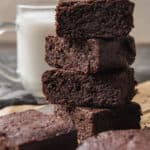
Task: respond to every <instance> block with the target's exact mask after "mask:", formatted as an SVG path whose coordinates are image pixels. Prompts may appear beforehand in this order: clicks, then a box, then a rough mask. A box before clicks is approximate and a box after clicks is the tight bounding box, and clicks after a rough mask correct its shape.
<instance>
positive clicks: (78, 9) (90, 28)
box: [56, 0, 134, 39]
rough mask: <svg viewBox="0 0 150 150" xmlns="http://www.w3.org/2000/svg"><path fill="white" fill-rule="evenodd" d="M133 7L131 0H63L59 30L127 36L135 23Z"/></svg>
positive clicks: (80, 35) (78, 35) (61, 32)
mask: <svg viewBox="0 0 150 150" xmlns="http://www.w3.org/2000/svg"><path fill="white" fill-rule="evenodd" d="M133 11H134V3H132V2H131V1H129V0H95V1H94V0H63V1H62V0H60V1H59V4H58V6H57V9H56V25H57V27H56V30H57V34H58V36H60V37H67V38H75V39H76V38H77V39H78V38H82V39H89V38H100V37H103V38H116V37H125V36H127V35H128V34H129V32H130V31H131V29H132V28H133V27H134V23H133Z"/></svg>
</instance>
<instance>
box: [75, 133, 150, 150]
mask: <svg viewBox="0 0 150 150" xmlns="http://www.w3.org/2000/svg"><path fill="white" fill-rule="evenodd" d="M149 141H150V130H126V131H109V132H104V133H101V134H99V135H98V136H97V137H92V138H89V139H88V140H86V141H85V142H84V143H83V144H82V145H81V146H80V147H79V148H78V149H77V150H149V149H150V142H149Z"/></svg>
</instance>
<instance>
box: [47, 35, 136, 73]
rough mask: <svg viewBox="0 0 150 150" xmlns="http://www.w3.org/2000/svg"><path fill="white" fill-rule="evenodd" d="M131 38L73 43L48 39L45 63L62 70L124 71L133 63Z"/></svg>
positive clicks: (133, 45) (51, 37)
mask: <svg viewBox="0 0 150 150" xmlns="http://www.w3.org/2000/svg"><path fill="white" fill-rule="evenodd" d="M135 56H136V50H135V41H134V38H132V37H130V36H128V37H126V38H122V39H109V40H104V39H101V38H97V39H88V40H73V39H70V40H69V39H65V38H59V37H53V36H48V37H47V38H46V56H45V60H46V62H47V63H48V64H49V65H50V66H54V67H56V68H63V69H65V70H72V71H80V72H84V73H96V72H100V71H101V72H102V71H110V70H117V69H122V68H126V67H128V66H129V65H131V64H132V63H133V62H134V61H135Z"/></svg>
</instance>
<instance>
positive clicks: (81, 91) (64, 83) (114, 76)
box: [42, 68, 136, 108]
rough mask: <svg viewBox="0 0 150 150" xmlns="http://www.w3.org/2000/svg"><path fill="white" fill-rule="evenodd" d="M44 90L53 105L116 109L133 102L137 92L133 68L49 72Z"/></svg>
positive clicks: (45, 78) (47, 72)
mask: <svg viewBox="0 0 150 150" xmlns="http://www.w3.org/2000/svg"><path fill="white" fill-rule="evenodd" d="M42 82H43V93H44V95H45V97H46V99H47V100H48V101H49V102H50V103H51V104H61V105H65V104H66V105H68V106H71V105H72V106H86V107H103V108H113V107H120V106H122V105H124V104H126V103H129V102H130V101H131V99H132V98H133V96H134V95H135V93H136V92H135V80H134V71H133V69H130V68H128V69H125V70H121V71H117V72H110V73H104V74H102V73H100V74H99V73H98V74H94V75H86V74H84V73H81V72H73V71H66V70H60V69H56V70H51V71H46V72H45V73H44V74H43V77H42Z"/></svg>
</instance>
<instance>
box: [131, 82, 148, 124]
mask: <svg viewBox="0 0 150 150" xmlns="http://www.w3.org/2000/svg"><path fill="white" fill-rule="evenodd" d="M137 89H138V94H137V95H136V96H135V97H134V101H135V102H137V103H139V104H140V105H141V107H142V112H143V116H142V120H141V125H142V127H145V126H147V127H150V81H149V82H145V83H141V84H139V85H138V86H137Z"/></svg>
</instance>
